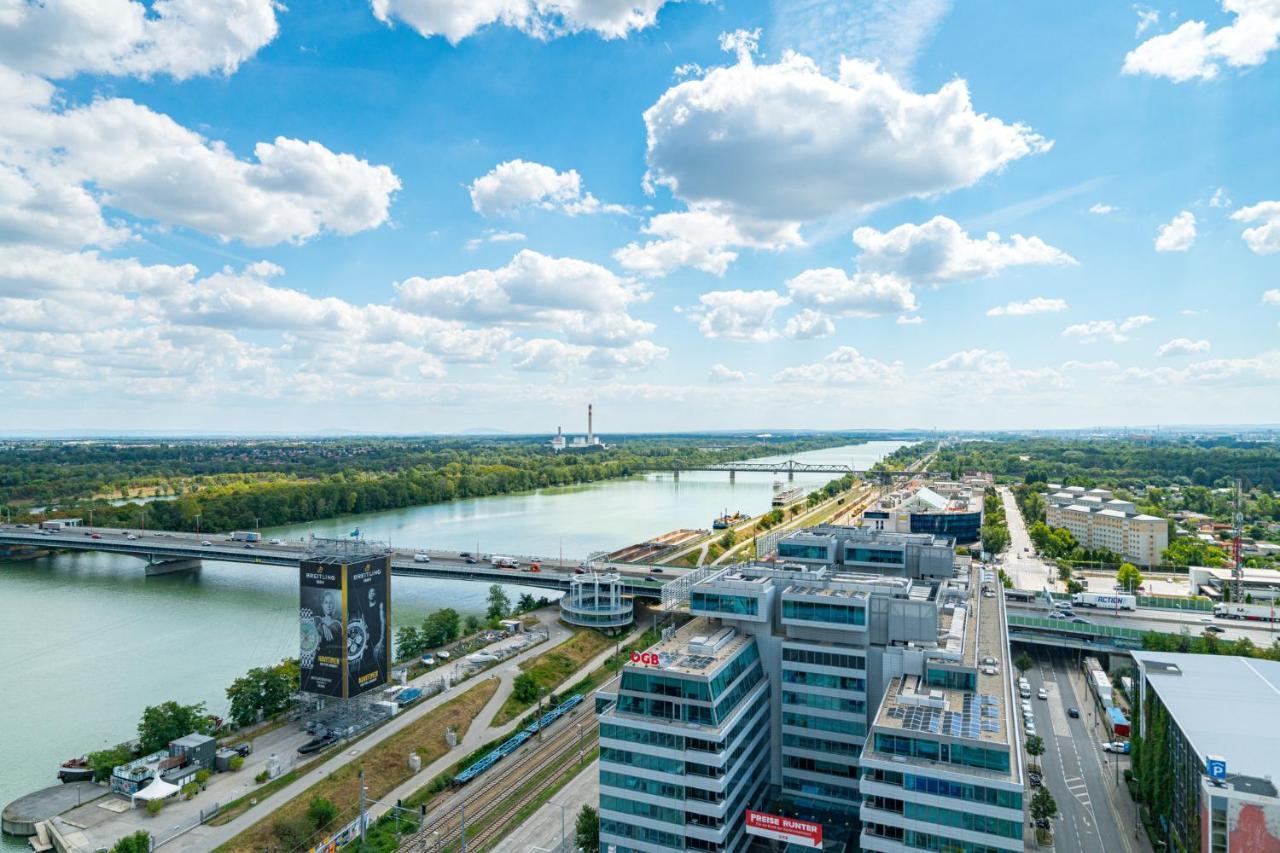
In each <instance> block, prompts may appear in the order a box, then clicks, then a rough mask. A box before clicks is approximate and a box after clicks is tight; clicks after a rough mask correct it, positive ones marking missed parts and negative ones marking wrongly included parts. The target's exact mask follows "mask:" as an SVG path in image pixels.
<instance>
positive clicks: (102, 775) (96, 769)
mask: <svg viewBox="0 0 1280 853" xmlns="http://www.w3.org/2000/svg"><path fill="white" fill-rule="evenodd" d="M132 760H133V753H132V752H130V751H129V750H128V749H126V748H125V747H123V746H113V747H111V748H110V749H103V750H99V751H98V752H91V753H89V754H88V755H86V756H85V761H87V762H88V763H89V766H90V767H92V768H93V780H94V781H95V782H105V781H107V780H108V779H110V778H111V771H112V770H114V769H116V768H117V767H119V766H120V765H121V764H128V763H129V762H130V761H132Z"/></svg>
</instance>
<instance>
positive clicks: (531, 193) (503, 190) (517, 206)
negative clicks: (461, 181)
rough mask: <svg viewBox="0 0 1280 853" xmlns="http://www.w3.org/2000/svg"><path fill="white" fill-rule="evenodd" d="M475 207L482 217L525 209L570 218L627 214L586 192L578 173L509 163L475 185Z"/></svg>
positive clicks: (521, 163) (538, 164)
mask: <svg viewBox="0 0 1280 853" xmlns="http://www.w3.org/2000/svg"><path fill="white" fill-rule="evenodd" d="M470 190H471V207H472V209H473V210H475V212H476V213H479V214H480V215H481V216H511V215H512V214H515V213H519V212H520V211H521V210H523V209H525V208H530V207H534V208H540V209H542V210H559V211H562V212H564V213H567V214H569V215H570V216H576V215H578V214H585V213H625V212H626V210H625V208H623V207H620V206H619V205H616V204H602V203H601V202H600V200H599V199H597V198H596V197H595V196H593V195H592V194H591V193H589V192H584V191H583V189H582V177H581V176H580V175H579V174H578V173H577V171H576V170H574V169H570V170H569V171H567V172H557V171H556V170H555V169H553V168H551V167H550V166H544V165H542V164H541V163H530V162H528V161H526V160H508V161H506V162H505V163H499V164H498V165H496V166H494V167H493V169H491V170H490V171H489V172H488V174H485V175H482V176H481V177H479V178H476V179H475V180H474V181H472V182H471V188H470Z"/></svg>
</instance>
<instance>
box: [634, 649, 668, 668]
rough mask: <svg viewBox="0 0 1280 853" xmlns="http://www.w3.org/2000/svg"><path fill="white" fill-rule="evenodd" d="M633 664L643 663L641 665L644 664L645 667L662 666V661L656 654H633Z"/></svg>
mask: <svg viewBox="0 0 1280 853" xmlns="http://www.w3.org/2000/svg"><path fill="white" fill-rule="evenodd" d="M631 662H632V663H641V664H644V665H645V666H659V665H661V661H660V659H659V658H658V656H657V654H655V653H654V652H632V653H631Z"/></svg>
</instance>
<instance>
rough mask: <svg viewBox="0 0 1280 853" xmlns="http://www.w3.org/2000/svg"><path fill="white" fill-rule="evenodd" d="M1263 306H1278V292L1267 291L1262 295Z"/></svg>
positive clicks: (1279, 303) (1279, 291)
mask: <svg viewBox="0 0 1280 853" xmlns="http://www.w3.org/2000/svg"><path fill="white" fill-rule="evenodd" d="M1262 304H1263V305H1280V290H1268V291H1267V292H1266V293H1264V294H1262Z"/></svg>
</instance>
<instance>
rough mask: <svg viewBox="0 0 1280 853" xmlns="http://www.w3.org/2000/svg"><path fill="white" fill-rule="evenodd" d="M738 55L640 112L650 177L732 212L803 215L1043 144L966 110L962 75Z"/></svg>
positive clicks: (915, 188) (863, 202)
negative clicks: (826, 70)
mask: <svg viewBox="0 0 1280 853" xmlns="http://www.w3.org/2000/svg"><path fill="white" fill-rule="evenodd" d="M731 47H734V48H735V49H737V48H741V47H742V44H741V42H735V43H734V44H733V45H731ZM737 55H738V61H737V62H736V63H735V64H733V65H730V66H727V67H720V68H714V69H712V70H710V71H708V72H707V73H706V74H705V75H704V76H703V77H701V78H698V79H692V80H686V81H684V82H682V83H679V84H677V85H675V86H673V87H671V88H670V89H668V90H667V91H666V92H665V93H664V94H663V95H662V97H660V98H659V99H658V101H657V102H656V103H655V104H654V105H653V106H652V107H650V108H649V109H648V110H646V111H645V114H644V120H645V125H646V127H647V128H648V162H649V174H648V180H649V182H650V184H651V185H662V186H665V187H667V188H668V189H669V190H670V191H671V192H672V194H673V195H675V196H676V197H677V198H679V199H681V200H683V201H685V202H686V203H688V204H690V205H694V206H698V207H701V208H702V209H707V210H714V211H716V212H720V213H725V214H728V215H730V216H732V217H734V219H735V221H756V222H761V221H763V222H772V223H780V222H786V223H803V222H809V221H814V220H817V219H820V218H823V217H826V216H829V215H831V214H834V213H838V212H841V211H847V210H850V209H856V208H865V207H868V206H872V205H878V204H883V203H885V202H889V201H893V200H895V199H900V198H907V197H912V196H916V197H925V196H933V195H937V194H939V193H944V192H947V191H950V190H954V189H959V188H961V187H967V186H970V185H972V184H974V183H976V182H977V181H979V180H981V179H982V178H983V177H985V176H987V175H989V174H991V173H993V172H997V171H999V170H1000V169H1002V168H1003V167H1004V166H1006V165H1007V164H1009V163H1011V162H1013V161H1014V160H1017V159H1019V158H1022V157H1025V156H1027V155H1029V154H1035V153H1039V152H1042V151H1046V150H1048V148H1049V147H1050V145H1051V143H1050V142H1048V141H1047V140H1045V139H1044V138H1043V137H1041V136H1040V135H1038V134H1036V133H1035V132H1034V131H1032V130H1031V129H1029V128H1028V127H1026V126H1025V125H1022V124H1017V123H1006V122H1004V121H1001V120H1000V119H998V118H994V117H992V116H988V115H986V114H983V113H979V112H977V111H975V109H974V107H973V103H972V102H971V100H970V97H969V89H968V86H967V84H966V83H965V82H964V81H963V80H958V79H957V80H952V81H951V82H949V83H947V84H945V85H944V86H943V87H942V88H941V89H939V90H938V91H936V92H931V93H925V94H920V93H916V92H913V91H910V90H909V89H907V88H904V87H903V85H902V84H901V83H900V82H899V81H898V80H897V79H895V78H894V77H893V76H891V75H890V74H888V73H886V72H884V71H882V70H881V69H880V68H879V67H877V66H876V65H875V64H874V63H870V62H865V61H859V60H854V59H845V60H843V61H842V62H841V64H840V71H839V74H838V76H837V77H835V78H834V79H833V78H831V77H829V76H827V75H825V74H823V73H822V72H821V71H820V70H819V68H818V66H817V65H816V64H815V63H814V62H813V61H811V60H810V59H808V58H807V57H804V56H801V55H799V54H796V53H791V52H788V53H786V54H785V55H784V56H783V57H782V58H781V59H780V60H779V61H778V62H777V63H774V64H757V63H756V62H755V61H754V60H753V58H752V56H751V55H750V52H749V51H748V50H746V49H738V50H737Z"/></svg>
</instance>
